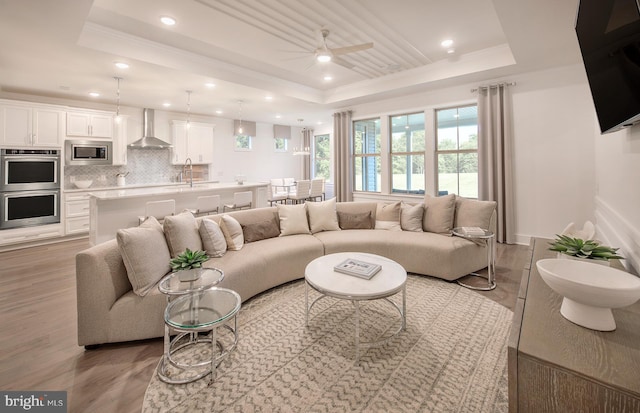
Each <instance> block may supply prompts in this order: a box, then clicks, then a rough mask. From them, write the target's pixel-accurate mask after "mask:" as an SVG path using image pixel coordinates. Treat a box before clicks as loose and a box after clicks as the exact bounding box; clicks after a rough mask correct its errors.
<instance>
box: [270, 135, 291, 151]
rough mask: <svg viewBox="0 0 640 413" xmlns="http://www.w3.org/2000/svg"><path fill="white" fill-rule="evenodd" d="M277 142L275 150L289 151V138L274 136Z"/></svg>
mask: <svg viewBox="0 0 640 413" xmlns="http://www.w3.org/2000/svg"><path fill="white" fill-rule="evenodd" d="M273 140H274V142H275V151H276V152H286V151H287V147H288V145H287V142H288V141H289V139H285V138H273Z"/></svg>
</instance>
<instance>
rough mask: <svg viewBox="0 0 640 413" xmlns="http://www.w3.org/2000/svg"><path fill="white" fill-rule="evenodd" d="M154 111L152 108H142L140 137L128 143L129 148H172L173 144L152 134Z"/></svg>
mask: <svg viewBox="0 0 640 413" xmlns="http://www.w3.org/2000/svg"><path fill="white" fill-rule="evenodd" d="M154 117H155V112H154V110H153V109H143V111H142V138H141V139H138V140H137V141H135V142H132V143H130V144H129V148H142V149H167V148H172V147H173V145H171V144H170V143H167V142H165V141H163V140H162V139H158V138H156V137H155V136H154V132H153V126H154V125H153V124H154Z"/></svg>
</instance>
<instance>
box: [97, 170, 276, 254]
mask: <svg viewBox="0 0 640 413" xmlns="http://www.w3.org/2000/svg"><path fill="white" fill-rule="evenodd" d="M267 185H268V184H267V183H266V182H253V183H252V182H245V183H244V184H242V185H240V184H237V183H235V182H233V183H231V182H228V183H200V184H199V183H194V184H193V187H192V186H190V185H189V184H182V185H169V186H158V187H148V188H123V189H116V190H108V191H95V192H91V193H90V194H89V195H90V204H89V205H90V206H89V222H90V224H89V241H90V242H91V244H92V245H96V244H100V243H103V242H105V241H108V240H110V239H113V238H115V237H116V233H117V231H118V230H119V229H121V228H129V227H135V226H137V225H138V219H139V217H141V216H144V214H145V205H146V203H147V202H149V201H162V200H167V199H174V200H175V202H176V213H179V212H181V211H183V210H185V209H195V205H196V199H197V198H198V197H199V196H205V195H220V205H221V208H220V210H221V211H222V205H224V204H232V203H233V194H234V193H235V192H242V191H251V192H252V193H253V203H252V205H253V207H254V208H255V207H263V206H267Z"/></svg>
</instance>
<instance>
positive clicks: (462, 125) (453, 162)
mask: <svg viewBox="0 0 640 413" xmlns="http://www.w3.org/2000/svg"><path fill="white" fill-rule="evenodd" d="M436 156H437V162H438V166H437V177H438V178H437V180H438V184H437V188H438V194H445V193H449V194H451V193H455V194H458V195H460V196H464V197H467V198H477V197H478V107H477V106H476V105H472V106H462V107H457V108H449V109H439V110H436Z"/></svg>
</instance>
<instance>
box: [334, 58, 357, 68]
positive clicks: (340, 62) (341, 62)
mask: <svg viewBox="0 0 640 413" xmlns="http://www.w3.org/2000/svg"><path fill="white" fill-rule="evenodd" d="M331 61H332V62H333V63H335V64H337V65H340V66H342V67H346V68H347V69H349V70H352V69H354V68H355V65H352V64H351V63H349V62H347V61H346V60H344V59H341V58H339V57H337V56H333V59H331Z"/></svg>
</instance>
